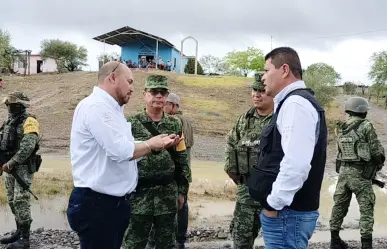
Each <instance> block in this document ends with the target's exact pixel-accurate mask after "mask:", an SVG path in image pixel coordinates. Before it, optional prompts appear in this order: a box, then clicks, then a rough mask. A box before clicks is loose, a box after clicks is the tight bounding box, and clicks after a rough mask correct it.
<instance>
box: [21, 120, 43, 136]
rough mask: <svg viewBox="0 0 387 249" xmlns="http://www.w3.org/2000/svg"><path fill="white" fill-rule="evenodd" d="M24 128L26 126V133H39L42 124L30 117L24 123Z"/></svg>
mask: <svg viewBox="0 0 387 249" xmlns="http://www.w3.org/2000/svg"><path fill="white" fill-rule="evenodd" d="M23 128H24V134H29V133H36V134H39V130H40V125H39V122H38V121H37V120H36V119H34V118H32V117H28V118H27V119H26V121H25V123H24V126H23Z"/></svg>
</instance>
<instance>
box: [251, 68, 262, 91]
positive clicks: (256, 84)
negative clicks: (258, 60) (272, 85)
mask: <svg viewBox="0 0 387 249" xmlns="http://www.w3.org/2000/svg"><path fill="white" fill-rule="evenodd" d="M262 76H263V73H262V72H261V73H256V74H255V75H254V78H255V81H254V82H253V83H252V84H251V88H253V89H256V90H258V91H264V90H265V86H264V85H263V83H262Z"/></svg>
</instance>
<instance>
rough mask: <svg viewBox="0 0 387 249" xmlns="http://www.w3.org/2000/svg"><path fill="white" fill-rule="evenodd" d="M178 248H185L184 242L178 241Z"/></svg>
mask: <svg viewBox="0 0 387 249" xmlns="http://www.w3.org/2000/svg"><path fill="white" fill-rule="evenodd" d="M176 249H185V245H184V243H179V242H176Z"/></svg>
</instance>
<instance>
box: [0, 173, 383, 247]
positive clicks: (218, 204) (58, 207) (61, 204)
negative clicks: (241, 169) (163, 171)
mask: <svg viewBox="0 0 387 249" xmlns="http://www.w3.org/2000/svg"><path fill="white" fill-rule="evenodd" d="M336 181H337V180H336V179H332V180H329V179H326V180H325V181H324V183H323V188H322V192H321V202H320V209H319V211H320V218H319V221H320V223H321V224H322V225H323V226H325V227H326V228H327V229H328V230H326V231H316V233H315V235H314V236H313V238H312V241H316V242H318V241H327V240H329V238H330V234H329V218H330V214H331V211H332V205H333V193H334V190H335V186H336ZM374 190H375V194H376V207H375V225H374V236H375V237H376V236H384V235H385V234H387V209H385V207H386V206H387V195H386V190H385V189H380V188H378V187H374ZM67 202H68V196H58V197H55V198H50V199H48V198H46V199H45V198H41V199H40V200H39V202H37V201H33V202H32V204H31V210H32V216H33V219H34V222H33V223H32V229H37V228H40V227H44V228H46V229H50V228H51V229H69V225H68V222H67V217H66V215H65V213H64V212H63V211H64V210H66V205H67ZM234 206H235V203H234V202H233V201H226V200H223V201H211V200H192V201H191V202H190V207H191V208H192V209H195V211H197V213H198V219H197V221H199V222H200V220H202V219H207V220H221V219H224V217H225V216H231V215H232V213H233V211H234ZM359 217H360V213H359V206H358V204H357V201H356V198H355V196H353V197H352V200H351V205H350V208H349V210H348V214H347V216H346V217H345V219H344V223H343V225H344V226H349V227H351V228H353V229H354V230H351V229H346V230H344V231H342V234H343V236H344V237H345V238H346V239H351V238H353V239H358V238H359V236H360V233H359V229H357V227H358V219H359ZM216 218H220V219H216ZM0 224H1V226H0V233H4V232H7V231H10V230H12V229H14V228H15V222H14V218H13V215H12V213H11V211H10V209H9V207H8V206H7V205H3V206H0ZM191 225H194V224H191ZM259 241H260V239H258V240H257V243H258V242H259Z"/></svg>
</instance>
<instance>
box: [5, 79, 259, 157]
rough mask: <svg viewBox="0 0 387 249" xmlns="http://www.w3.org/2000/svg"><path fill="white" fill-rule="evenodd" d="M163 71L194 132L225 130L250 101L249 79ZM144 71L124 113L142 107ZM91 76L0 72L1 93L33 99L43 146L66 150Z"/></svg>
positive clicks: (53, 150)
mask: <svg viewBox="0 0 387 249" xmlns="http://www.w3.org/2000/svg"><path fill="white" fill-rule="evenodd" d="M163 74H165V75H167V76H168V78H169V84H170V88H171V91H173V92H175V93H177V94H179V95H180V96H181V99H182V106H181V109H182V111H183V113H184V114H185V115H186V116H187V117H188V118H190V119H191V120H192V122H193V125H194V128H195V131H196V132H197V133H198V134H202V135H212V136H214V135H225V134H226V133H227V131H228V130H229V129H230V128H231V127H232V125H233V123H234V122H235V120H236V118H237V117H238V116H239V115H240V114H241V113H242V112H243V111H245V110H246V109H247V108H248V107H249V106H250V103H251V101H250V89H249V88H248V85H249V84H250V83H251V82H252V80H253V79H251V78H243V77H220V76H194V75H190V76H182V75H179V74H176V73H164V72H163ZM147 75H148V74H147V73H145V72H134V78H135V94H134V96H133V97H132V98H131V100H130V102H129V104H128V105H127V106H126V108H125V112H126V114H131V113H134V112H136V111H139V110H142V108H143V107H144V104H143V95H142V92H143V89H144V79H145V77H146V76H147ZM96 77H97V74H96V73H94V72H76V73H67V74H40V75H34V76H27V77H21V76H12V77H3V81H4V88H3V89H2V90H1V92H2V95H4V94H6V93H7V92H9V91H13V90H22V91H24V92H25V93H26V94H27V95H28V96H29V97H30V99H31V101H32V106H31V108H30V112H31V113H33V114H36V115H37V116H38V118H39V121H40V124H41V130H42V134H43V139H42V144H43V147H44V151H45V152H56V153H57V152H62V153H65V152H67V147H68V145H69V136H70V129H71V120H72V116H73V111H74V108H75V106H76V105H77V103H78V102H79V101H80V100H81V99H83V98H84V97H86V96H87V95H89V94H90V92H91V90H92V88H93V86H94V85H96ZM0 117H2V119H1V120H3V119H5V118H6V108H5V106H3V108H0ZM48 147H50V148H48Z"/></svg>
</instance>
